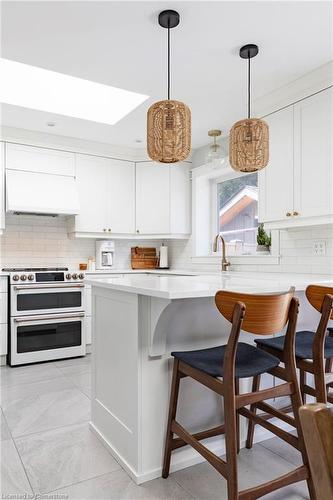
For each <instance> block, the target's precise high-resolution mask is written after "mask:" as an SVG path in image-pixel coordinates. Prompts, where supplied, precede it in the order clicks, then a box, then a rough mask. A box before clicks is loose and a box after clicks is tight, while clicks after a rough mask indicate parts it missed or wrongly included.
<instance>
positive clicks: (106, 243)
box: [96, 240, 114, 270]
mask: <svg viewBox="0 0 333 500" xmlns="http://www.w3.org/2000/svg"><path fill="white" fill-rule="evenodd" d="M113 261H114V241H112V240H97V241H96V269H99V270H102V269H110V268H111V267H112V266H113Z"/></svg>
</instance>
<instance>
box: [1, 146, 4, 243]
mask: <svg viewBox="0 0 333 500" xmlns="http://www.w3.org/2000/svg"><path fill="white" fill-rule="evenodd" d="M4 229H5V145H4V143H3V142H1V141H0V234H2V232H3V230H4Z"/></svg>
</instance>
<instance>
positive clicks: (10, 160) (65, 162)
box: [6, 143, 75, 177]
mask: <svg viewBox="0 0 333 500" xmlns="http://www.w3.org/2000/svg"><path fill="white" fill-rule="evenodd" d="M6 168H7V169H11V170H25V171H28V172H38V173H44V174H55V175H68V176H70V177H74V176H75V156H74V153H68V152H66V151H58V150H57V149H46V148H38V147H35V146H24V145H22V144H10V143H9V144H7V145H6Z"/></svg>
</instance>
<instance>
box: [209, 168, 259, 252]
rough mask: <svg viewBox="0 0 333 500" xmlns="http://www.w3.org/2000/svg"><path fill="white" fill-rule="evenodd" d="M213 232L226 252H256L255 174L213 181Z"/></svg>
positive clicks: (256, 185)
mask: <svg viewBox="0 0 333 500" xmlns="http://www.w3.org/2000/svg"><path fill="white" fill-rule="evenodd" d="M216 195H217V202H216V208H217V214H216V226H217V227H216V226H215V228H216V229H217V233H219V234H221V235H222V236H223V238H224V240H225V242H226V247H227V253H228V255H253V254H255V253H256V246H257V243H256V237H257V230H258V174H257V173H254V174H248V175H244V174H243V175H242V176H240V177H236V178H232V179H228V180H223V181H221V182H219V181H217V182H216Z"/></svg>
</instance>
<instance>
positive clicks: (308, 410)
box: [299, 403, 333, 500]
mask: <svg viewBox="0 0 333 500" xmlns="http://www.w3.org/2000/svg"><path fill="white" fill-rule="evenodd" d="M299 416H300V420H301V426H302V429H303V434H304V441H305V447H306V450H307V453H308V457H309V465H310V469H311V475H312V479H313V483H314V489H315V491H316V495H317V498H318V499H321V498H322V499H323V500H324V499H329V498H333V409H332V408H328V406H327V405H325V404H323V403H316V404H309V405H304V406H302V407H301V408H300V410H299Z"/></svg>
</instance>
